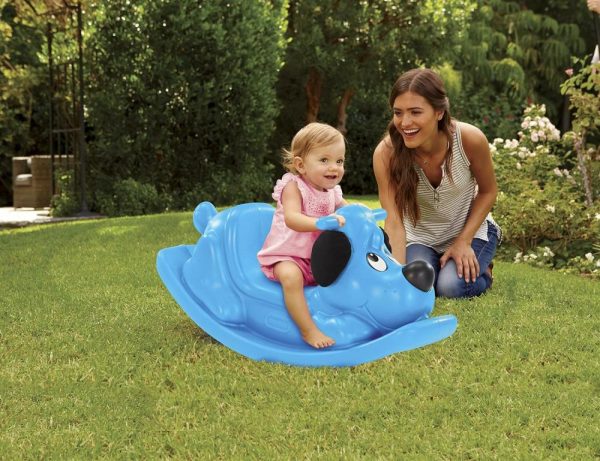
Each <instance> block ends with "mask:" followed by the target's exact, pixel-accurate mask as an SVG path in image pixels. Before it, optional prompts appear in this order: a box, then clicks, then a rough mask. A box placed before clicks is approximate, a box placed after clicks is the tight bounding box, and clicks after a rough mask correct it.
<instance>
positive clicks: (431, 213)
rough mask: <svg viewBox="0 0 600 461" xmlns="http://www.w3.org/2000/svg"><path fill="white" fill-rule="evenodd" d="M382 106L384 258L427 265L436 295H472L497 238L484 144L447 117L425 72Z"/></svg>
mask: <svg viewBox="0 0 600 461" xmlns="http://www.w3.org/2000/svg"><path fill="white" fill-rule="evenodd" d="M390 106H391V108H392V110H393V118H392V121H391V122H390V124H389V126H388V135H387V136H386V137H385V138H384V139H383V140H382V141H381V142H380V143H379V145H378V146H377V148H376V149H375V152H374V154H373V169H374V171H375V177H376V179H377V186H378V189H379V200H380V202H381V206H382V207H383V208H385V210H386V211H387V213H388V215H387V219H386V221H385V230H386V232H387V234H388V235H389V240H390V244H391V247H392V254H393V255H394V257H395V258H396V259H397V260H398V261H399V262H401V263H402V264H407V263H410V262H412V261H414V260H417V259H422V260H425V261H428V262H429V263H430V264H431V265H432V266H433V268H434V269H435V273H436V277H435V291H436V295H437V296H446V297H452V298H460V297H472V296H478V295H480V294H481V293H483V292H484V291H486V290H487V289H488V288H489V287H490V286H491V285H492V270H491V269H492V268H491V261H492V258H493V257H494V254H495V252H496V246H497V244H498V241H499V239H500V229H499V227H498V225H497V224H496V223H495V222H494V220H493V219H492V217H491V215H490V214H489V212H490V210H491V208H492V206H493V205H494V202H495V201H496V194H497V186H496V177H495V175H494V167H493V165H492V158H491V155H490V150H489V144H488V141H487V139H486V137H485V135H484V134H483V133H482V132H481V131H480V130H479V129H478V128H476V127H474V126H472V125H469V124H468V123H462V122H459V121H457V120H454V119H452V118H451V116H450V112H449V102H448V98H447V96H446V91H445V88H444V84H443V82H442V80H441V78H440V77H439V76H438V75H437V74H436V73H435V72H433V71H431V70H429V69H413V70H410V71H408V72H406V73H404V74H403V75H401V76H400V78H399V79H398V80H397V81H396V83H395V84H394V86H393V88H392V92H391V95H390Z"/></svg>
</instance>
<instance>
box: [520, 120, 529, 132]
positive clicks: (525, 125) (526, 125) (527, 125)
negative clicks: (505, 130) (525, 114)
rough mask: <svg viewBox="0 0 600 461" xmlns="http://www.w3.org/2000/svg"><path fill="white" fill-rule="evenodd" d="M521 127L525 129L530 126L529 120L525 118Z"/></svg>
mask: <svg viewBox="0 0 600 461" xmlns="http://www.w3.org/2000/svg"><path fill="white" fill-rule="evenodd" d="M521 128H523V129H524V130H526V129H527V128H529V122H528V121H526V120H523V123H521Z"/></svg>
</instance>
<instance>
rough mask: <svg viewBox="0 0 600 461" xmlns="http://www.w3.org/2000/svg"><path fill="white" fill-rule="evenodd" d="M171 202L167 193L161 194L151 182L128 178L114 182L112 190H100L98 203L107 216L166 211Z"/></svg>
mask: <svg viewBox="0 0 600 461" xmlns="http://www.w3.org/2000/svg"><path fill="white" fill-rule="evenodd" d="M169 203H170V198H169V196H168V195H166V194H162V195H161V194H159V193H158V192H157V190H156V188H155V187H154V186H153V185H150V184H143V183H140V182H138V181H136V180H135V179H132V178H128V179H124V180H121V181H118V182H116V183H114V184H113V189H112V191H111V192H106V191H105V192H99V193H98V196H97V204H98V207H99V210H100V212H101V213H102V214H105V215H107V216H133V215H141V214H147V213H158V212H162V211H165V210H166V209H167V208H168V205H169Z"/></svg>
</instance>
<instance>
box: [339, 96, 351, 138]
mask: <svg viewBox="0 0 600 461" xmlns="http://www.w3.org/2000/svg"><path fill="white" fill-rule="evenodd" d="M352 96H354V89H352V88H346V90H345V91H344V94H343V95H342V97H341V98H340V102H339V104H338V111H337V120H338V121H337V129H338V130H339V131H340V132H341V133H342V134H343V135H344V136H346V133H347V132H348V128H346V120H347V119H348V113H347V109H348V106H349V105H350V100H351V99H352Z"/></svg>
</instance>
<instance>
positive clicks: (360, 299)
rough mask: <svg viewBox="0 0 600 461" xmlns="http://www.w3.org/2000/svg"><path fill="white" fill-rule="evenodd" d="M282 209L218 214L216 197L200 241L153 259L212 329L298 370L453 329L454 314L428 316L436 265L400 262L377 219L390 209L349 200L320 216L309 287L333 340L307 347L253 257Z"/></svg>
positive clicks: (206, 209)
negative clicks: (325, 345)
mask: <svg viewBox="0 0 600 461" xmlns="http://www.w3.org/2000/svg"><path fill="white" fill-rule="evenodd" d="M274 211H275V209H274V208H273V207H272V206H271V205H269V204H266V203H247V204H243V205H238V206H234V207H232V208H229V209H227V210H224V211H222V212H220V213H218V212H217V210H216V209H215V207H214V206H213V205H212V204H211V203H209V202H203V203H201V204H200V205H198V207H197V208H196V210H195V211H194V216H193V221H194V226H195V227H196V229H197V230H198V231H199V232H200V233H201V234H202V236H201V238H200V239H199V240H198V242H197V243H196V244H195V245H180V246H176V247H171V248H165V249H163V250H160V251H159V252H158V255H157V258H156V265H157V269H158V273H159V274H160V277H161V278H162V281H163V283H164V284H165V286H166V287H167V289H168V290H169V291H170V293H171V295H172V296H173V297H174V298H175V300H176V301H177V302H178V303H179V305H180V306H181V307H182V308H183V310H184V311H185V312H186V313H187V314H188V315H189V316H190V317H191V319H192V320H193V321H194V322H195V323H196V324H197V325H198V326H199V327H200V328H202V329H203V330H204V331H205V332H206V333H208V334H209V335H210V336H212V337H213V338H215V339H216V340H217V341H219V342H221V343H222V344H224V345H225V346H227V347H229V348H230V349H232V350H234V351H236V352H238V353H240V354H242V355H245V356H246V357H249V358H251V359H254V360H266V361H269V362H281V363H286V364H290V365H299V366H337V367H341V366H353V365H359V364H361V363H365V362H370V361H373V360H377V359H380V358H382V357H386V356H388V355H390V354H393V353H395V352H401V351H407V350H410V349H415V348H417V347H421V346H425V345H427V344H431V343H434V342H437V341H440V340H442V339H444V338H446V337H448V336H450V335H452V333H454V331H455V330H456V326H457V321H456V317H454V316H453V315H443V316H439V317H433V318H429V314H430V313H431V311H432V310H433V305H434V300H435V296H434V291H433V277H434V275H433V268H432V267H431V266H430V265H429V264H428V263H426V262H423V261H415V262H413V263H410V264H408V265H405V266H403V265H401V264H399V263H398V262H397V261H396V260H395V259H393V258H392V255H391V253H390V251H389V250H388V248H387V247H386V241H385V237H384V233H383V231H382V230H381V229H380V228H379V227H378V226H377V221H378V220H382V219H384V218H385V216H386V212H385V210H383V209H377V210H371V209H369V208H367V207H365V206H363V205H357V204H352V205H348V206H345V207H343V208H341V209H339V210H338V211H337V212H336V213H338V214H340V215H343V216H344V217H345V218H346V225H345V226H344V227H342V228H337V227H338V223H337V220H336V219H335V218H332V217H324V218H320V219H319V221H318V222H317V225H318V227H319V228H320V229H322V230H323V233H322V234H321V235H320V236H319V238H318V239H317V241H316V242H315V245H314V247H313V250H312V259H311V265H312V268H313V273H314V276H315V280H316V281H317V283H318V284H319V285H317V286H308V287H305V289H304V294H305V296H306V301H307V303H308V306H309V308H310V311H311V315H312V317H313V319H314V321H315V323H316V324H317V326H318V327H319V329H320V330H321V331H322V332H323V333H325V334H326V335H328V336H331V337H332V338H334V339H335V341H336V342H335V345H334V346H332V347H329V348H326V349H314V348H312V347H311V346H309V345H307V344H306V343H305V342H304V341H303V340H302V337H301V336H300V333H299V332H298V329H297V327H296V325H295V324H294V322H293V321H292V319H291V318H290V316H289V315H288V313H287V310H286V308H285V304H284V300H283V293H282V290H281V286H280V285H279V284H278V283H276V282H273V281H271V280H269V279H267V278H266V277H265V275H264V274H263V273H262V271H261V270H260V266H259V263H258V260H257V258H256V254H257V253H258V251H259V250H260V248H261V247H262V244H263V242H264V240H265V238H266V236H267V233H268V232H269V228H270V226H271V221H272V219H273V213H274Z"/></svg>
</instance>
